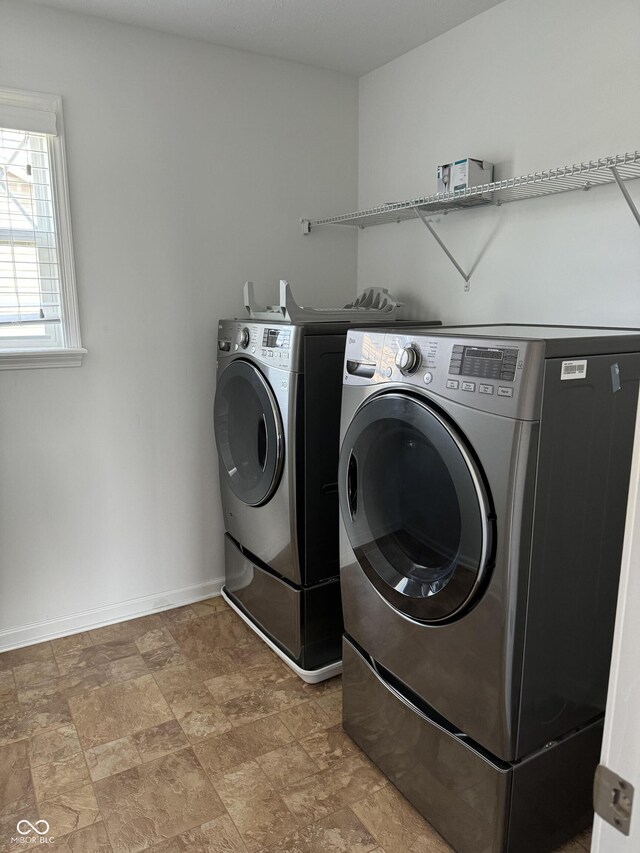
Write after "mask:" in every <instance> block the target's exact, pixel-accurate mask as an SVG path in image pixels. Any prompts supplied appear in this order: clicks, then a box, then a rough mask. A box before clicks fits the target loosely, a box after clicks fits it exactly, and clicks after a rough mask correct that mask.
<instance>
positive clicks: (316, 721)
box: [279, 699, 332, 740]
mask: <svg viewBox="0 0 640 853" xmlns="http://www.w3.org/2000/svg"><path fill="white" fill-rule="evenodd" d="M279 717H280V719H281V720H282V722H283V723H284V724H285V726H286V727H287V728H288V729H289V731H290V732H291V734H292V735H293V736H294V737H295V738H296V740H299V739H300V738H305V737H309V735H313V734H317V733H318V732H323V731H326V729H329V728H331V725H332V721H331V719H330V718H329V716H328V715H327V714H325V712H324V711H323V710H322V708H321V707H320V705H318V703H317V701H316V700H315V699H312V700H311V701H309V702H305V703H304V704H303V705H296V706H295V707H293V708H289V710H288V711H282V713H280V714H279Z"/></svg>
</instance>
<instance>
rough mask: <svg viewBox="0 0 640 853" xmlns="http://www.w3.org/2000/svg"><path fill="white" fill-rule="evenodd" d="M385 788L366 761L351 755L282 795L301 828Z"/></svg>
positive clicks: (294, 785)
mask: <svg viewBox="0 0 640 853" xmlns="http://www.w3.org/2000/svg"><path fill="white" fill-rule="evenodd" d="M384 785H385V781H384V779H383V777H381V774H380V772H379V771H378V770H377V768H375V767H374V766H373V765H372V764H371V762H370V761H369V760H368V759H366V758H365V757H364V756H361V755H352V756H349V757H348V758H343V759H342V760H341V761H337V762H336V763H335V764H332V765H331V766H330V767H328V768H327V769H326V770H321V771H320V772H319V773H316V774H315V775H314V776H309V777H308V778H306V779H303V780H302V781H300V782H296V783H294V784H292V785H287V787H286V788H283V789H282V790H281V794H282V799H283V800H284V801H285V803H286V804H287V806H288V807H289V809H290V810H291V811H292V812H293V814H294V815H295V816H296V818H297V820H298V822H299V823H300V825H302V826H304V825H306V824H308V823H312V822H313V821H317V820H320V819H321V818H323V817H326V816H327V815H329V814H331V813H332V812H335V811H338V809H340V808H343V807H345V806H348V805H351V804H352V803H355V802H357V801H358V800H362V799H364V798H365V797H368V796H370V795H371V794H373V793H374V792H375V791H377V790H379V789H380V788H381V787H383V786H384Z"/></svg>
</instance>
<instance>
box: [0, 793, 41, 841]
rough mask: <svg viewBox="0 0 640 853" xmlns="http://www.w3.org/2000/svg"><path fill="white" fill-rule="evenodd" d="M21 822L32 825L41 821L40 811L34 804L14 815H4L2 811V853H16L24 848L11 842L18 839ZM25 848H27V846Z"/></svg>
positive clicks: (0, 811) (0, 833)
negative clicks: (26, 821) (18, 828)
mask: <svg viewBox="0 0 640 853" xmlns="http://www.w3.org/2000/svg"><path fill="white" fill-rule="evenodd" d="M21 820H28V821H29V822H30V823H35V822H36V821H37V820H39V816H38V809H37V806H36V804H35V803H34V802H31V803H29V804H28V805H26V806H24V807H23V808H21V809H20V810H18V811H16V812H13V813H12V814H3V813H2V810H1V809H0V853H16V850H20V848H21V847H22V846H23V845H17V844H15V843H14V842H12V841H11V839H12V838H16V837H18V832H17V825H18V823H19V821H21ZM38 828H42V829H44V827H43V826H39V827H38ZM24 846H25V847H26V845H24ZM29 846H33V845H29ZM38 846H40V845H38Z"/></svg>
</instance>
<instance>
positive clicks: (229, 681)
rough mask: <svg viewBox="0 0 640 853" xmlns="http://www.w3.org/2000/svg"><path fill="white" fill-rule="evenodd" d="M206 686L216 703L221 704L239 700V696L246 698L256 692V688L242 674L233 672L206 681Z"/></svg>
mask: <svg viewBox="0 0 640 853" xmlns="http://www.w3.org/2000/svg"><path fill="white" fill-rule="evenodd" d="M205 686H206V688H207V690H208V691H209V692H210V693H211V695H212V696H213V698H214V699H215V700H216V702H219V703H221V704H222V703H223V702H229V701H230V700H231V699H237V698H238V696H244V695H245V694H247V693H251V692H253V691H254V690H255V686H254V685H253V684H252V683H251V682H250V681H249V679H248V678H247V676H246V675H244V674H243V673H241V672H231V673H228V674H227V675H219V676H217V677H216V678H210V679H209V680H208V681H205Z"/></svg>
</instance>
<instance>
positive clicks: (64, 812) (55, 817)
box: [39, 785, 100, 853]
mask: <svg viewBox="0 0 640 853" xmlns="http://www.w3.org/2000/svg"><path fill="white" fill-rule="evenodd" d="M39 811H40V818H41V819H44V820H46V821H47V822H48V824H49V827H50V831H51V834H52V835H53V836H54V837H55V838H61V837H62V836H63V835H68V834H69V833H70V832H75V831H76V830H78V829H83V827H85V826H91V824H94V823H97V822H98V821H99V820H100V811H99V809H98V803H97V802H96V797H95V794H94V792H93V787H92V786H91V785H83V786H82V787H79V788H74V789H72V790H70V791H64V792H63V793H61V794H57V795H56V796H55V797H51V798H50V799H47V800H45V801H44V802H41V803H40V809H39ZM83 853H84V851H83Z"/></svg>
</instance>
